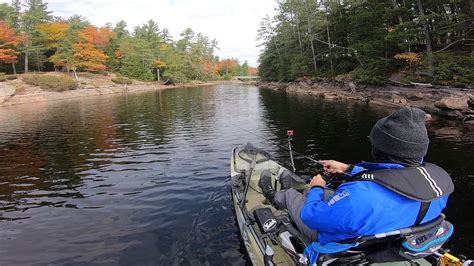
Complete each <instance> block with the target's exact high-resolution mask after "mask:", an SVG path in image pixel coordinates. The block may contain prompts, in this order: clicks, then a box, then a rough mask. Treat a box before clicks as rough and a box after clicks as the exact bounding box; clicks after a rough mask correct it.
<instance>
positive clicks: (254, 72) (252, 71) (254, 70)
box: [248, 67, 258, 76]
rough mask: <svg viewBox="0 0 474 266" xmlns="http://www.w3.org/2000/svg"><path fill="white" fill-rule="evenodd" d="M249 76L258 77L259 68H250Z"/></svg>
mask: <svg viewBox="0 0 474 266" xmlns="http://www.w3.org/2000/svg"><path fill="white" fill-rule="evenodd" d="M248 73H249V76H258V68H256V67H249V71H248Z"/></svg>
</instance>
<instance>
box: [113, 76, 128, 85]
mask: <svg viewBox="0 0 474 266" xmlns="http://www.w3.org/2000/svg"><path fill="white" fill-rule="evenodd" d="M110 80H111V81H112V82H113V83H117V84H125V85H130V84H132V83H133V80H131V79H128V78H126V77H116V78H111V79H110Z"/></svg>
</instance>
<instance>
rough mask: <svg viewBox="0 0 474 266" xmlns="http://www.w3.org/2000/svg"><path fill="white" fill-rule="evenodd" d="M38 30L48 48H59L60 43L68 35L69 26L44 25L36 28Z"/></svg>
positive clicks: (64, 24) (60, 24) (55, 23)
mask: <svg viewBox="0 0 474 266" xmlns="http://www.w3.org/2000/svg"><path fill="white" fill-rule="evenodd" d="M35 27H36V29H37V30H38V31H39V32H40V33H41V34H42V35H43V38H44V42H45V43H46V46H48V47H50V48H57V47H59V42H60V41H62V40H63V39H64V38H65V37H66V34H67V30H68V29H69V25H68V24H66V23H61V22H60V23H58V22H53V23H42V24H38V25H36V26H35Z"/></svg>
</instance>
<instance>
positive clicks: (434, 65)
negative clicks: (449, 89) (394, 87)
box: [259, 0, 474, 85]
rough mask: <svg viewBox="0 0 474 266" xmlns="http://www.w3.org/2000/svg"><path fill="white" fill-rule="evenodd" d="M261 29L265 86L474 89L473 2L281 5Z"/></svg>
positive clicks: (288, 0) (373, 0) (289, 1)
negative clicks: (326, 82) (320, 80)
mask: <svg viewBox="0 0 474 266" xmlns="http://www.w3.org/2000/svg"><path fill="white" fill-rule="evenodd" d="M277 3H278V7H277V12H276V15H275V16H274V17H272V18H270V17H268V16H267V17H265V18H264V19H263V20H262V21H261V24H260V29H259V40H260V41H261V44H262V46H263V51H262V53H261V55H260V58H259V61H260V66H259V73H260V76H261V78H262V79H264V80H280V81H291V80H295V79H298V78H301V77H335V76H337V75H341V74H348V75H350V76H351V77H352V78H353V79H355V80H356V81H360V82H364V83H369V84H384V83H386V82H387V81H389V80H390V79H392V80H393V79H396V80H398V81H418V82H432V83H440V84H453V83H455V84H461V85H462V84H472V83H473V82H474V1H473V0H430V1H428V0H279V1H277Z"/></svg>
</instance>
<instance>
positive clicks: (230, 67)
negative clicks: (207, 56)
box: [217, 59, 239, 75]
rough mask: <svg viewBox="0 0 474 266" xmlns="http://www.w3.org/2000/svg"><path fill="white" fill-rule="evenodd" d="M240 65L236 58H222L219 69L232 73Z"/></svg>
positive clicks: (225, 72)
mask: <svg viewBox="0 0 474 266" xmlns="http://www.w3.org/2000/svg"><path fill="white" fill-rule="evenodd" d="M238 67H239V62H238V61H237V60H236V59H224V60H221V61H220V62H219V63H218V65H217V71H218V72H219V73H220V74H221V75H224V74H228V73H232V72H233V71H234V70H235V69H237V68H238Z"/></svg>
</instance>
